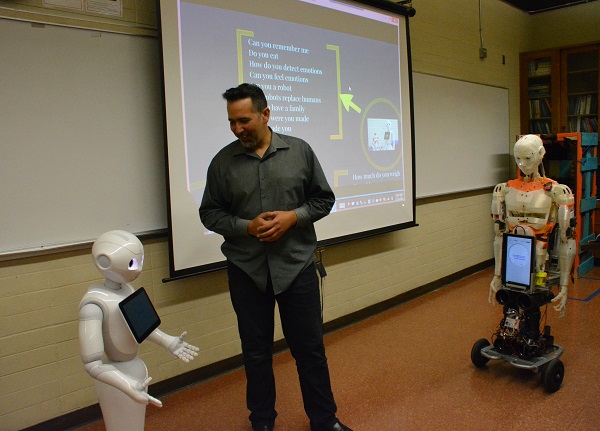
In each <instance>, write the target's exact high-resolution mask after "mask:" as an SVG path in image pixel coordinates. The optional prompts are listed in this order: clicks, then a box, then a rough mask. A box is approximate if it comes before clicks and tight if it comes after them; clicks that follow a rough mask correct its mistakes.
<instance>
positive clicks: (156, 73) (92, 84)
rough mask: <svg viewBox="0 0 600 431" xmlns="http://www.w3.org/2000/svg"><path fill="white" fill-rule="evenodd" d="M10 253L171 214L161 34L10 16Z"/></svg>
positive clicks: (158, 224)
mask: <svg viewBox="0 0 600 431" xmlns="http://www.w3.org/2000/svg"><path fill="white" fill-rule="evenodd" d="M0 58H2V66H1V67H0V100H2V103H1V104H0V148H1V149H2V150H1V156H0V176H1V179H2V186H1V187H0V202H1V204H0V255H6V254H13V253H15V252H23V251H29V250H39V249H45V248H54V247H56V246H62V245H66V244H77V243H81V242H89V241H93V240H94V239H95V238H97V237H98V236H99V235H100V234H101V233H103V232H105V231H107V230H111V229H124V230H128V231H131V232H135V233H141V232H148V231H153V230H157V229H164V228H166V226H167V222H166V213H167V211H166V199H165V189H166V187H165V167H164V166H165V165H164V138H163V135H164V131H163V119H162V97H161V91H162V90H161V88H162V86H161V81H160V80H161V75H160V60H159V49H158V40H157V39H156V38H148V37H140V36H131V35H125V34H115V33H105V32H102V33H100V32H98V31H93V30H82V29H75V28H66V27H58V26H51V25H46V26H43V25H39V24H31V23H28V22H22V21H14V20H8V19H0Z"/></svg>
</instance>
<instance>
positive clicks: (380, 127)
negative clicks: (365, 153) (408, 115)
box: [367, 118, 398, 151]
mask: <svg viewBox="0 0 600 431" xmlns="http://www.w3.org/2000/svg"><path fill="white" fill-rule="evenodd" d="M367 135H368V139H369V145H368V148H369V151H393V150H395V149H396V144H397V143H398V119H391V118H368V119H367Z"/></svg>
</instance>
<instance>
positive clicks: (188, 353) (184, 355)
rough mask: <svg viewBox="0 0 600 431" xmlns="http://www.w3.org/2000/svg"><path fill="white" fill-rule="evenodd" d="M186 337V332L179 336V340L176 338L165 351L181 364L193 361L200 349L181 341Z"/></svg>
mask: <svg viewBox="0 0 600 431" xmlns="http://www.w3.org/2000/svg"><path fill="white" fill-rule="evenodd" d="M186 335H187V332H186V331H183V334H181V335H180V336H179V338H176V339H175V340H174V341H173V342H172V343H171V344H170V345H169V347H168V348H167V349H168V350H169V352H171V353H172V354H173V355H175V356H177V357H178V358H179V359H181V360H182V361H183V362H190V361H193V360H194V358H195V357H196V356H198V352H199V351H200V349H199V348H198V347H196V346H194V345H192V344H189V343H187V342H185V341H183V339H184V338H185V336H186Z"/></svg>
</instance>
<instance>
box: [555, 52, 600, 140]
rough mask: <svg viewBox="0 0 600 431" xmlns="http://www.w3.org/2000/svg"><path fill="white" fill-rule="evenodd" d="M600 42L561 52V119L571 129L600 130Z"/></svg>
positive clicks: (571, 130)
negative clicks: (562, 78)
mask: <svg viewBox="0 0 600 431" xmlns="http://www.w3.org/2000/svg"><path fill="white" fill-rule="evenodd" d="M599 52H600V48H599V45H592V46H586V47H580V48H573V49H570V50H564V51H562V52H561V61H560V65H561V76H563V77H565V78H564V81H565V84H566V85H563V86H562V88H561V99H564V100H565V103H564V105H565V106H564V108H563V109H562V110H561V116H562V119H561V123H562V124H566V131H567V132H598V78H599V77H598V70H599V69H600V67H599V64H600V63H599V57H600V56H599V55H598V54H599Z"/></svg>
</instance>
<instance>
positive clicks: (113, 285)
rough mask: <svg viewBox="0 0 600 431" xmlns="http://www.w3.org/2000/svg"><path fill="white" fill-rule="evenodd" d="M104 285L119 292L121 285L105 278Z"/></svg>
mask: <svg viewBox="0 0 600 431" xmlns="http://www.w3.org/2000/svg"><path fill="white" fill-rule="evenodd" d="M104 285H105V286H106V287H108V288H109V289H112V290H119V289H120V288H121V283H118V282H116V281H113V280H109V279H108V278H106V279H105V280H104Z"/></svg>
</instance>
